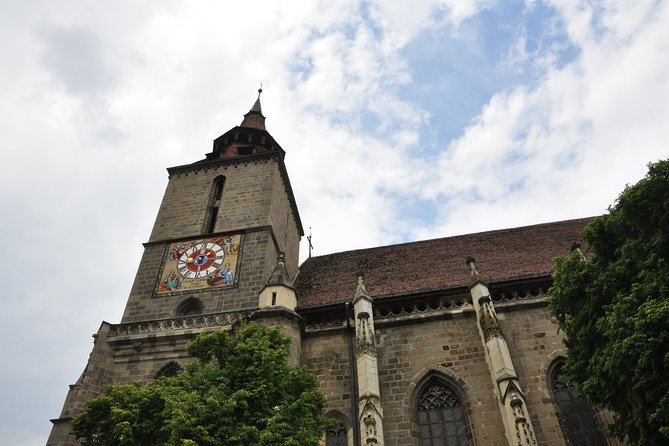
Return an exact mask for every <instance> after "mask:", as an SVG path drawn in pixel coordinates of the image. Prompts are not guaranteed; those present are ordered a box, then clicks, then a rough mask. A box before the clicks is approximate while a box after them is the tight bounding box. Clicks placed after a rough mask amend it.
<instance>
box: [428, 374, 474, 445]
mask: <svg viewBox="0 0 669 446" xmlns="http://www.w3.org/2000/svg"><path fill="white" fill-rule="evenodd" d="M418 430H419V434H420V444H421V446H468V445H469V444H470V443H471V442H470V437H469V428H468V422H467V416H466V414H465V408H464V407H463V405H462V401H461V400H460V398H459V397H458V394H457V393H456V392H455V390H453V389H452V388H451V387H450V386H449V385H447V384H446V383H445V382H443V381H441V380H438V379H432V380H430V381H429V382H428V383H427V385H426V386H425V387H424V388H423V391H422V392H421V394H420V397H419V398H418Z"/></svg>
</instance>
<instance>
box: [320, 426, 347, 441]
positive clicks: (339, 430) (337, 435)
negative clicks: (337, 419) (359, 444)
mask: <svg viewBox="0 0 669 446" xmlns="http://www.w3.org/2000/svg"><path fill="white" fill-rule="evenodd" d="M347 445H348V433H347V432H346V428H345V427H344V425H343V424H340V425H339V426H337V427H334V428H331V429H328V431H327V432H326V433H325V446H347Z"/></svg>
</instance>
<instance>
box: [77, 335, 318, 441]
mask: <svg viewBox="0 0 669 446" xmlns="http://www.w3.org/2000/svg"><path fill="white" fill-rule="evenodd" d="M289 346H290V339H288V338H286V337H284V336H282V335H281V334H280V333H279V331H278V329H273V330H270V329H268V328H266V327H264V326H262V325H259V324H255V323H250V324H248V325H242V326H241V327H239V328H238V330H237V331H236V333H234V334H231V333H229V332H227V331H215V332H209V333H204V334H202V335H200V336H199V337H198V338H197V339H196V340H195V341H194V342H192V343H191V344H189V346H188V353H189V354H190V355H191V356H193V357H195V358H196V359H197V362H195V363H194V364H191V365H190V366H188V367H187V368H186V370H185V371H184V372H182V373H179V374H177V375H176V376H173V377H161V378H158V379H156V380H154V381H151V382H149V383H148V384H146V385H144V384H140V383H132V384H125V385H117V386H109V387H108V388H107V389H106V390H105V392H104V393H103V394H102V395H100V396H99V397H97V398H95V399H93V400H91V401H90V402H88V403H87V404H86V406H85V408H84V411H83V412H82V413H81V414H80V415H79V416H78V417H76V418H75V419H74V420H73V422H72V432H73V433H74V434H75V435H76V436H77V438H78V439H80V440H83V441H84V442H85V443H86V442H88V443H91V444H95V445H104V446H107V445H109V446H111V445H115V446H116V445H118V446H125V445H128V446H129V445H133V446H134V445H146V446H149V445H168V446H177V445H179V446H186V445H188V446H191V445H193V446H194V445H202V446H217V445H226V446H235V445H239V446H242V445H243V446H246V445H261V446H262V445H278V446H298V445H299V446H303V445H304V446H309V445H314V446H315V445H318V444H319V440H320V438H321V436H322V434H323V432H324V431H325V428H326V426H327V421H326V420H325V418H324V416H323V409H324V407H325V404H326V403H325V397H324V396H323V395H322V394H321V393H319V392H318V391H317V388H318V382H317V380H316V377H315V375H314V374H313V373H312V372H310V371H308V370H306V369H305V368H303V367H299V366H291V365H289V364H288V362H287V360H288V356H289Z"/></svg>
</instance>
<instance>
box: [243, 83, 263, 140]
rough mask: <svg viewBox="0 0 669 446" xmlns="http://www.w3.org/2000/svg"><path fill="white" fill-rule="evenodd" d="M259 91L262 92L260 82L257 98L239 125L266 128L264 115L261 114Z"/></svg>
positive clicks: (259, 128)
mask: <svg viewBox="0 0 669 446" xmlns="http://www.w3.org/2000/svg"><path fill="white" fill-rule="evenodd" d="M260 93H262V84H260V88H258V99H256V101H255V103H254V104H253V107H251V110H249V112H248V113H247V114H245V115H244V120H243V121H242V124H241V126H240V127H247V128H252V129H258V130H266V128H265V117H264V116H263V114H262V107H261V105H260Z"/></svg>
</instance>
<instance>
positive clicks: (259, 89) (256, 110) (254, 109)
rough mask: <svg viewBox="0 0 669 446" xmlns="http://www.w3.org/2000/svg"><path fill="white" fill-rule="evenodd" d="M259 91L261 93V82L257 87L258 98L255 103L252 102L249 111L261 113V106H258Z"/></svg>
mask: <svg viewBox="0 0 669 446" xmlns="http://www.w3.org/2000/svg"><path fill="white" fill-rule="evenodd" d="M260 93H262V84H260V88H258V99H256V102H255V104H253V107H251V111H252V112H255V113H260V114H261V115H262V107H261V106H260Z"/></svg>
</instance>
